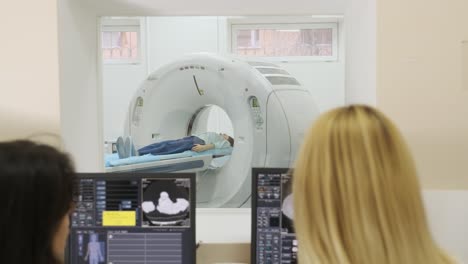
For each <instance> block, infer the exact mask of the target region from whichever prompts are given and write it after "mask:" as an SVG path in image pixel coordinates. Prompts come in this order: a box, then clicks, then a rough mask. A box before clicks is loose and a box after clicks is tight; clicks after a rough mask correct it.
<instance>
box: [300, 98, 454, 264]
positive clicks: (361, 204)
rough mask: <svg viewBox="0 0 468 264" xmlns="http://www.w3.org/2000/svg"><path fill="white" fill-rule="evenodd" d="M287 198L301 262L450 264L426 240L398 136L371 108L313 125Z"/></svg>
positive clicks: (340, 112) (344, 111)
mask: <svg viewBox="0 0 468 264" xmlns="http://www.w3.org/2000/svg"><path fill="white" fill-rule="evenodd" d="M293 194H294V208H295V215H294V219H295V226H296V229H297V234H298V239H299V244H300V245H301V250H300V251H299V254H300V259H301V263H315V262H316V263H348V264H357V263H359V264H368V263H379V264H381V263H383V264H385V263H386V264H389V263H450V262H449V260H448V258H447V257H446V256H445V254H444V253H443V252H442V251H441V250H439V248H438V247H437V245H436V244H435V243H434V241H433V240H432V238H431V235H430V232H429V228H428V224H427V221H426V216H425V212H424V209H423V204H422V200H421V194H420V186H419V183H418V178H417V175H416V170H415V166H414V163H413V160H412V157H411V155H410V153H409V151H408V148H407V146H406V144H405V142H404V140H403V137H402V136H401V134H400V132H399V131H398V129H397V128H396V126H395V125H394V124H393V123H392V122H391V121H390V120H389V119H388V118H387V117H386V116H385V115H383V114H382V113H381V112H380V111H378V110H376V109H374V108H372V107H368V106H362V105H353V106H347V107H341V108H338V109H335V110H332V111H330V112H328V113H325V114H323V115H322V116H321V117H319V118H318V120H317V121H315V123H314V125H313V127H312V129H311V130H310V132H309V133H308V135H307V136H306V138H305V142H304V144H303V146H302V149H301V152H300V155H299V157H298V160H297V163H296V166H295V171H294V176H293Z"/></svg>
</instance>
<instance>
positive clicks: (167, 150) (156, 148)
mask: <svg viewBox="0 0 468 264" xmlns="http://www.w3.org/2000/svg"><path fill="white" fill-rule="evenodd" d="M233 146H234V139H233V138H232V137H230V136H228V135H226V134H222V133H216V132H205V133H202V134H199V135H193V136H189V137H184V138H181V139H175V140H166V141H162V142H157V143H153V144H151V145H148V146H145V147H143V148H141V149H138V151H137V150H136V149H135V147H134V145H133V143H132V141H131V139H130V138H129V137H127V138H126V139H125V141H124V139H123V138H122V137H119V138H118V139H117V153H118V154H119V158H120V159H124V158H128V157H132V156H141V155H146V154H152V155H168V154H175V153H182V152H184V151H187V150H192V151H196V152H202V151H206V150H210V149H214V148H216V149H221V148H228V147H233Z"/></svg>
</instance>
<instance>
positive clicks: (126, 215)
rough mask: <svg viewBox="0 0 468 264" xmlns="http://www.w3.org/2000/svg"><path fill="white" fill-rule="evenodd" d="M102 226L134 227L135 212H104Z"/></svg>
mask: <svg viewBox="0 0 468 264" xmlns="http://www.w3.org/2000/svg"><path fill="white" fill-rule="evenodd" d="M102 226H136V214H135V211H104V212H103V214H102Z"/></svg>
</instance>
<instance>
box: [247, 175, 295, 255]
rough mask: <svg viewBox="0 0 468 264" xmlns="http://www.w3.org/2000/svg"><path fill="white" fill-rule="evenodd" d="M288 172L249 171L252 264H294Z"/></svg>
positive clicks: (293, 236) (289, 178)
mask: <svg viewBox="0 0 468 264" xmlns="http://www.w3.org/2000/svg"><path fill="white" fill-rule="evenodd" d="M289 171H290V170H289V169H288V168H254V169H252V180H253V182H252V263H253V264H254V263H256V264H295V263H297V240H296V235H295V231H294V225H293V216H294V211H293V200H292V180H291V175H290V173H289Z"/></svg>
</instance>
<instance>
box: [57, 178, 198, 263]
mask: <svg viewBox="0 0 468 264" xmlns="http://www.w3.org/2000/svg"><path fill="white" fill-rule="evenodd" d="M76 175H77V177H76V179H77V180H78V181H79V180H80V179H83V178H91V179H92V178H103V177H104V178H107V177H108V178H109V179H129V178H131V177H132V176H133V177H134V178H135V179H139V180H141V179H142V178H164V179H190V190H191V192H190V207H191V208H190V214H191V218H190V227H189V228H188V229H189V230H190V231H189V232H190V233H191V235H192V238H193V240H192V241H191V242H192V243H191V244H192V246H191V249H190V250H191V253H192V256H193V261H192V263H193V264H195V263H196V258H197V254H196V253H197V251H196V250H197V243H196V204H197V203H196V189H195V188H196V174H195V173H151V172H121V173H105V172H96V173H92V172H86V173H77V174H76ZM192 190H193V191H192ZM70 217H71V216H70ZM73 229H74V228H73V227H72V226H71V219H70V227H69V230H70V234H69V235H68V239H67V247H66V251H65V259H66V260H67V262H66V263H69V264H71V261H70V257H71V253H72V252H71V247H70V242H71V239H72V230H73Z"/></svg>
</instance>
